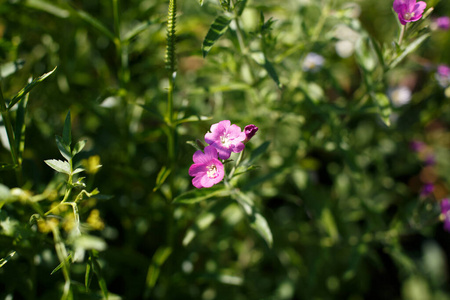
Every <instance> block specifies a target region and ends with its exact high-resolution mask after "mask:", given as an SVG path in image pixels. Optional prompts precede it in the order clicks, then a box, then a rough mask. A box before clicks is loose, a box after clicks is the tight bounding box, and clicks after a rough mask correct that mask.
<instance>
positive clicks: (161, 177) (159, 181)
mask: <svg viewBox="0 0 450 300" xmlns="http://www.w3.org/2000/svg"><path fill="white" fill-rule="evenodd" d="M170 173H171V170H170V169H168V168H166V167H165V166H164V167H162V168H161V170H160V171H159V173H158V176H156V185H155V187H154V188H153V191H154V192H156V191H157V190H159V188H160V187H161V186H162V185H163V183H164V182H165V181H166V179H167V177H169V175H170Z"/></svg>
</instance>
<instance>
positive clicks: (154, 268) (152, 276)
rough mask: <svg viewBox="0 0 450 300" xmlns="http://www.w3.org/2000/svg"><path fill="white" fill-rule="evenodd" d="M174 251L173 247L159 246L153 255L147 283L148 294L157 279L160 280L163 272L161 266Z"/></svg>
mask: <svg viewBox="0 0 450 300" xmlns="http://www.w3.org/2000/svg"><path fill="white" fill-rule="evenodd" d="M171 253H172V248H171V247H167V246H161V247H159V248H158V249H157V250H156V252H155V254H154V255H153V258H152V262H151V263H150V267H149V268H148V272H147V279H146V281H145V283H146V291H145V293H146V295H148V294H149V292H150V290H151V289H152V288H153V287H154V286H155V284H156V281H157V280H158V277H159V273H160V272H161V267H162V265H163V264H164V262H165V261H166V260H167V258H169V256H170V254H171Z"/></svg>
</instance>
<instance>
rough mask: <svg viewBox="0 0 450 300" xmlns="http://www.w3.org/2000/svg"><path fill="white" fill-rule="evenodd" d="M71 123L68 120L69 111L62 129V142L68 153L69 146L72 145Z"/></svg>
mask: <svg viewBox="0 0 450 300" xmlns="http://www.w3.org/2000/svg"><path fill="white" fill-rule="evenodd" d="M71 131H72V122H71V118H70V110H69V111H68V112H67V115H66V120H65V121H64V128H63V136H62V138H63V141H64V144H65V145H66V146H67V147H69V151H70V144H71V143H72V133H71Z"/></svg>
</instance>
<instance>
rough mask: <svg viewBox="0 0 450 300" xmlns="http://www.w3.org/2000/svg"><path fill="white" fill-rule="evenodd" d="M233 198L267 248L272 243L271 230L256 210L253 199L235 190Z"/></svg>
mask: <svg viewBox="0 0 450 300" xmlns="http://www.w3.org/2000/svg"><path fill="white" fill-rule="evenodd" d="M233 198H234V199H236V201H237V202H238V203H239V204H240V206H241V207H242V209H243V210H244V212H245V214H246V215H247V217H248V220H249V222H250V226H251V227H252V228H253V229H254V230H255V231H256V232H257V233H258V234H259V235H260V236H261V237H262V238H263V239H264V241H265V242H266V244H267V246H269V248H271V247H272V244H273V236H272V231H271V230H270V227H269V224H268V223H267V220H266V219H265V218H264V217H263V216H262V215H261V214H260V213H259V212H258V210H257V209H256V207H255V205H254V203H253V201H252V200H251V199H250V198H248V196H247V195H245V194H243V193H241V192H237V193H235V194H233Z"/></svg>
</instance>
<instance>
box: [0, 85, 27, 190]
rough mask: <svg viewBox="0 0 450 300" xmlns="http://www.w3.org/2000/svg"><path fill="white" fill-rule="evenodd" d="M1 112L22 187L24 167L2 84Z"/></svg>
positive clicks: (18, 181) (0, 96)
mask: <svg viewBox="0 0 450 300" xmlns="http://www.w3.org/2000/svg"><path fill="white" fill-rule="evenodd" d="M0 112H1V114H2V118H3V122H4V124H5V128H6V133H7V135H8V142H9V147H10V148H11V158H12V161H13V164H14V165H15V170H16V178H17V184H18V185H19V186H21V185H22V166H21V163H20V161H19V155H18V153H17V148H16V142H15V136H14V130H13V127H12V121H11V116H10V115H9V111H8V109H7V107H6V102H5V98H3V91H2V87H1V84H0Z"/></svg>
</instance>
